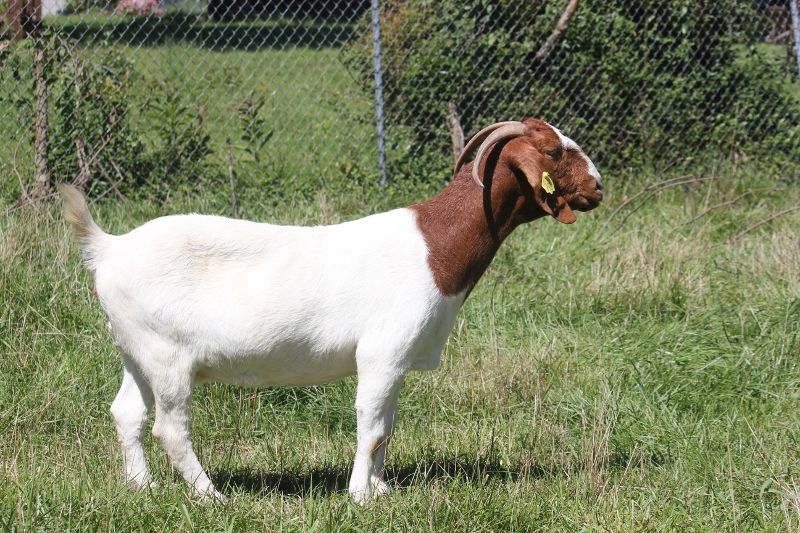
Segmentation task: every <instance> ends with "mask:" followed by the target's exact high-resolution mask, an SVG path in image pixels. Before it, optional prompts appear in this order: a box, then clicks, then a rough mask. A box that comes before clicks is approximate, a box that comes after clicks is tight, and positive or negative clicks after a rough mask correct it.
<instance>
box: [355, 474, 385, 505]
mask: <svg viewBox="0 0 800 533" xmlns="http://www.w3.org/2000/svg"><path fill="white" fill-rule="evenodd" d="M349 492H350V498H351V499H352V500H353V502H354V503H356V504H358V505H369V504H371V503H373V502H374V501H375V499H376V498H377V497H378V496H383V495H385V494H389V485H387V484H386V482H385V481H383V480H380V479H377V480H372V481H371V482H370V486H368V487H364V488H363V489H361V488H358V489H350V491H349Z"/></svg>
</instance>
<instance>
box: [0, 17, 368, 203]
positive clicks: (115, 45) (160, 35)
mask: <svg viewBox="0 0 800 533" xmlns="http://www.w3.org/2000/svg"><path fill="white" fill-rule="evenodd" d="M46 23H47V25H49V26H50V27H52V28H53V29H54V30H57V31H59V32H60V34H61V35H67V36H69V39H70V42H71V43H72V45H74V46H76V49H77V50H79V57H81V59H82V60H83V61H85V62H87V63H90V64H91V63H93V62H94V63H95V64H99V63H102V62H101V61H100V60H99V59H98V58H102V57H105V56H108V55H109V54H120V55H122V56H123V57H124V58H125V59H126V60H128V61H129V62H130V66H129V67H130V68H129V69H128V70H129V71H130V72H131V73H132V74H131V75H130V82H129V84H130V87H129V88H128V90H127V94H126V103H127V113H128V114H129V118H130V121H131V125H132V129H133V131H134V132H135V134H136V137H137V139H139V140H141V141H143V142H144V144H145V147H146V148H153V147H154V145H156V144H158V143H159V142H162V143H163V142H165V139H159V138H158V133H157V131H158V129H159V128H160V127H163V126H164V123H165V122H166V121H167V120H168V118H165V116H164V115H165V113H163V111H158V110H156V109H154V108H153V103H154V100H157V99H158V98H159V96H161V98H163V95H164V94H166V93H169V94H177V95H179V96H180V98H181V103H182V104H184V105H185V106H186V107H187V108H188V113H189V114H191V116H195V115H198V114H199V115H200V116H202V117H203V125H204V127H205V129H206V131H207V133H208V135H209V148H210V151H211V155H210V156H209V157H208V161H207V163H208V164H209V166H210V167H213V169H215V170H212V171H209V172H208V174H213V173H214V172H216V171H219V172H222V173H224V174H225V175H224V182H225V183H227V179H228V178H227V168H228V164H229V158H228V146H227V139H228V138H230V139H231V141H232V160H233V164H234V167H235V169H236V172H237V174H238V175H239V176H240V179H241V180H242V181H243V182H244V183H248V184H249V183H251V182H253V181H254V180H253V179H252V178H253V176H252V174H254V173H256V174H260V175H264V174H267V173H268V174H270V175H274V176H275V177H274V179H275V180H277V181H280V183H282V184H286V186H287V187H288V188H292V187H294V188H295V189H299V188H300V186H299V185H297V182H300V183H303V184H308V183H309V182H310V183H312V184H313V186H314V187H324V186H325V181H324V179H323V177H325V178H327V179H328V180H330V179H331V178H335V177H338V176H340V175H341V176H344V177H345V179H349V178H352V176H353V175H354V174H356V175H358V177H363V176H362V175H364V174H366V173H370V179H372V180H373V182H376V181H377V177H374V179H373V177H372V174H376V172H377V171H374V170H373V169H374V167H375V160H376V151H377V148H376V145H375V140H374V125H373V122H372V117H373V115H374V111H373V108H372V107H371V105H372V104H371V101H372V100H371V95H370V94H369V93H368V92H365V91H363V90H362V88H361V87H360V85H359V83H358V82H357V81H356V80H354V79H353V77H352V73H350V72H348V70H347V69H346V67H345V65H344V63H343V60H342V51H341V49H340V45H341V43H342V42H344V41H346V40H347V39H348V38H350V37H351V36H352V35H353V32H354V31H355V30H354V24H353V23H348V24H345V23H337V22H327V21H324V20H316V21H315V20H307V21H304V20H292V19H280V18H277V19H264V20H251V21H241V22H233V23H230V22H226V23H216V22H210V21H200V20H198V19H197V17H196V16H194V15H186V14H181V13H172V14H169V15H168V16H165V17H163V18H158V19H154V18H141V17H140V18H131V17H122V16H114V17H108V16H99V15H98V16H83V15H81V16H67V17H52V18H49V19H47V21H46ZM29 44H30V43H23V44H10V45H9V50H14V51H15V52H14V54H18V56H19V62H20V65H21V71H20V73H19V77H17V76H16V75H11V74H10V71H11V67H10V66H6V65H5V64H4V63H3V68H7V69H8V70H9V74H7V75H5V76H4V75H2V73H0V137H2V138H4V139H6V140H5V142H0V202H3V201H13V199H15V198H16V197H18V196H19V193H20V183H26V182H27V181H26V179H27V174H28V173H29V172H30V170H29V169H32V168H33V166H34V148H33V137H34V135H33V126H32V124H33V123H34V121H33V119H32V116H33V111H32V110H33V109H34V97H33V87H34V81H33V77H32V72H31V69H30V68H29V65H30V64H32V57H31V50H30V48H31V47H30V46H28V45H29ZM8 53H9V54H10V55H14V54H12V53H11V52H8ZM15 57H16V56H15ZM0 59H2V57H0ZM12 64H13V62H11V61H10V60H9V63H8V65H12ZM55 100H56V99H55V98H51V99H50V102H49V105H50V108H51V112H52V111H53V109H54V108H58V105H59V104H58V102H57V101H55ZM259 100H260V101H261V102H262V103H263V107H262V108H261V110H260V113H259V117H260V118H261V119H263V121H264V127H265V129H266V130H272V131H273V132H274V133H275V134H274V135H273V136H272V137H271V138H270V140H269V141H268V142H267V143H266V145H265V146H264V147H263V150H261V152H262V153H261V158H262V159H263V164H261V165H256V166H253V165H252V156H251V155H249V154H248V153H247V149H248V148H251V149H252V148H253V146H252V144H253V143H249V142H247V141H246V140H244V139H243V127H244V124H245V122H246V119H243V118H241V116H240V115H239V113H238V111H237V110H238V109H241V108H242V106H243V105H246V104H247V103H248V102H251V103H252V102H258V101H259ZM84 105H85V104H84ZM51 122H52V121H51ZM26 124H27V125H28V126H25V125H26ZM51 128H52V124H51ZM220 169H221V170H220ZM95 172H97V170H95ZM128 178H129V179H130V176H129V177H128ZM306 188H308V187H306Z"/></svg>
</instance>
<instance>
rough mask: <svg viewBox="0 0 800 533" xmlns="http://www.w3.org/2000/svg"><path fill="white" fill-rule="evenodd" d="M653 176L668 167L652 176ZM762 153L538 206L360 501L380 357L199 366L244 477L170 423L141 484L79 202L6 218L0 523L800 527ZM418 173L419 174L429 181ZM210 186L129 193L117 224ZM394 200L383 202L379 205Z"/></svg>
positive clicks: (786, 222)
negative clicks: (205, 484) (537, 216)
mask: <svg viewBox="0 0 800 533" xmlns="http://www.w3.org/2000/svg"><path fill="white" fill-rule="evenodd" d="M640 178H641V179H643V180H645V181H653V180H655V179H657V178H656V177H655V176H641V177H640ZM751 178H752V171H751V170H750V169H741V170H735V169H732V170H730V171H726V172H725V173H724V174H723V175H722V176H720V178H719V179H717V180H711V181H709V182H706V183H703V184H698V185H694V186H691V187H687V188H684V189H677V188H675V189H672V190H669V191H665V192H663V193H661V194H660V195H659V196H657V197H656V198H655V199H653V200H651V201H649V202H647V203H646V205H644V206H643V207H642V208H641V209H640V210H639V211H637V212H636V213H635V214H633V215H632V216H631V217H630V218H629V219H628V220H627V221H626V223H625V225H623V226H622V227H621V228H619V229H615V227H616V222H617V221H619V220H621V218H622V217H621V216H618V217H617V218H615V219H614V221H612V224H610V225H609V228H610V229H609V230H607V231H605V232H600V228H601V226H602V225H603V224H604V223H605V222H606V220H607V219H608V217H609V215H610V214H611V213H612V211H613V210H614V208H615V207H616V206H617V205H619V204H620V203H621V202H622V200H623V199H624V198H625V197H626V196H627V197H630V196H631V195H632V193H634V192H636V191H635V190H634V189H633V188H629V187H624V186H622V183H624V180H623V179H622V178H618V179H617V180H615V179H613V178H612V177H608V178H607V180H606V181H607V182H608V187H609V195H608V200H607V202H606V203H605V204H604V205H603V206H602V207H601V208H600V209H598V210H597V211H596V212H594V213H590V214H587V215H584V216H581V217H580V218H579V220H578V223H577V224H575V225H573V226H562V225H559V224H557V223H555V222H554V221H551V220H541V221H538V222H535V223H534V224H532V225H531V226H529V227H523V228H520V229H518V230H517V231H516V232H515V233H514V234H513V235H512V236H511V238H510V239H509V241H508V242H507V243H505V244H504V246H503V248H501V251H500V253H499V256H498V257H497V258H496V259H495V261H494V263H493V265H492V266H491V268H490V269H489V272H488V273H487V275H486V276H485V277H484V279H483V280H482V281H481V283H480V284H479V286H478V287H477V289H476V290H475V292H474V293H473V295H472V296H471V297H470V299H469V300H468V302H467V303H466V305H465V307H464V309H463V310H462V311H461V313H460V316H459V319H458V320H457V323H456V326H455V328H454V331H453V334H452V335H451V338H450V340H449V343H448V346H447V348H446V352H445V354H444V356H443V360H442V366H441V368H440V369H438V370H436V371H434V372H429V373H415V374H411V375H410V376H409V377H408V379H407V381H406V385H405V387H404V389H403V393H402V395H401V400H400V408H399V416H398V420H399V421H398V424H397V428H396V432H395V435H394V438H393V441H392V443H391V446H390V449H389V457H388V476H389V480H390V484H391V486H392V487H393V489H394V491H393V492H392V494H390V495H389V496H388V497H386V498H383V499H381V500H379V501H378V502H376V503H375V504H374V505H372V506H370V507H366V508H360V507H358V506H355V505H353V504H352V503H350V501H349V499H348V496H347V494H346V483H347V477H348V475H349V469H350V464H351V461H352V455H353V452H354V445H355V441H354V428H355V417H354V413H353V409H352V402H353V393H354V383H355V382H354V380H352V379H348V380H345V381H342V382H337V383H333V384H329V385H326V386H321V387H312V388H299V389H279V388H276V389H262V390H247V389H241V388H235V387H228V386H207V387H202V388H199V389H197V390H196V391H195V397H194V403H193V408H194V410H193V420H192V432H193V436H194V443H195V447H196V450H197V452H198V455H199V457H200V460H201V462H202V463H203V464H204V465H205V466H206V467H207V468H208V469H209V471H210V472H211V474H212V477H213V478H214V479H215V480H216V482H217V484H218V485H219V486H220V487H221V488H222V490H223V492H225V493H227V494H228V495H229V496H230V498H229V501H228V503H226V504H217V505H212V504H207V503H201V502H198V501H196V500H195V499H193V498H192V497H191V496H190V495H189V494H187V487H186V485H185V484H184V483H183V482H182V481H181V480H180V479H179V476H177V474H176V473H175V472H174V471H173V469H172V468H171V467H170V466H169V465H168V464H167V461H166V459H165V456H164V454H163V452H162V450H161V448H160V447H159V446H158V445H157V443H155V442H154V439H153V438H152V437H151V436H149V435H148V436H147V437H146V444H147V449H148V458H149V460H150V461H151V465H152V466H153V470H154V475H155V477H156V478H157V479H158V481H159V483H160V485H159V486H158V487H157V488H155V489H153V490H152V491H150V492H146V493H141V494H132V493H130V492H129V491H128V490H127V489H126V487H124V486H123V484H122V482H121V468H120V466H121V458H120V452H119V449H118V446H117V443H116V440H115V432H114V427H113V421H112V419H111V416H110V414H109V412H108V407H109V405H110V402H111V400H112V399H113V397H114V394H115V392H116V388H117V387H118V384H119V381H120V362H119V358H118V356H117V355H116V352H115V348H114V346H113V345H112V343H111V342H110V340H109V338H108V335H107V333H106V331H105V329H104V326H103V319H102V316H101V312H100V311H99V308H98V305H97V303H96V301H95V300H94V299H93V298H92V296H91V294H90V287H91V280H90V279H89V276H88V275H87V273H86V272H85V270H84V269H83V268H82V267H81V265H80V264H79V261H78V257H77V253H76V250H75V246H74V243H73V241H72V239H71V237H70V236H68V234H67V229H66V227H65V225H64V223H63V221H62V220H61V217H60V214H59V211H58V207H57V206H56V205H47V206H44V207H43V208H42V209H41V210H40V211H34V210H23V211H20V212H17V213H16V214H15V215H13V216H11V217H8V218H7V219H5V220H2V221H0V256H1V257H0V301H2V302H3V304H4V305H3V306H2V307H0V346H1V347H2V348H0V350H2V357H0V383H2V384H3V385H2V387H0V434H2V435H3V438H2V439H0V529H11V530H13V529H20V530H48V531H55V530H88V529H92V530H96V529H100V530H121V531H130V530H143V531H144V530H147V531H151V530H170V531H173V530H176V531H177V530H185V531H192V530H225V531H239V530H254V529H266V530H290V531H293V530H315V531H316V530H345V531H348V530H352V531H379V530H415V531H416V530H422V529H427V530H435V531H441V530H447V531H506V530H518V531H519V530H558V531H578V530H586V531H593V530H612V531H632V530H679V529H689V530H703V531H748V530H768V531H798V530H800V499H799V498H798V484H800V467H799V463H798V457H799V456H800V454H799V452H800V416H798V412H800V411H799V408H800V394H798V391H799V390H800V359H798V356H800V275H798V272H800V241H798V237H797V235H798V234H797V229H796V228H797V224H798V222H800V220H798V216H800V213H798V212H795V213H792V214H789V215H786V216H785V217H782V218H780V219H778V220H776V221H775V222H773V223H771V224H769V225H765V226H762V227H760V228H758V229H757V230H755V231H753V232H752V233H749V234H747V235H745V236H743V237H742V238H740V239H739V240H737V241H736V242H734V243H733V244H730V245H728V244H725V240H726V239H728V238H729V237H730V236H731V235H733V234H735V233H736V232H737V231H738V230H741V229H742V228H744V227H746V226H747V225H749V224H751V223H753V222H756V221H758V220H762V219H764V218H766V217H768V216H769V215H771V214H772V213H775V212H777V211H778V210H780V209H782V208H785V207H789V206H791V205H796V204H797V203H798V202H800V193H798V191H797V188H796V187H791V186H787V185H783V186H782V185H777V184H776V185H774V187H771V188H769V189H768V190H762V191H760V192H756V193H754V194H751V195H749V196H745V197H743V198H742V199H741V200H739V201H738V202H737V203H736V204H734V205H731V206H727V207H724V208H720V209H716V210H713V211H711V212H709V213H708V214H707V215H705V216H703V217H701V218H699V219H697V220H696V221H695V222H693V223H692V224H689V225H686V224H685V222H686V221H687V220H689V219H691V218H692V217H694V216H695V215H697V214H699V213H701V212H702V211H703V210H704V209H706V208H707V207H709V206H712V205H714V204H716V203H719V202H721V201H723V200H725V199H728V198H733V197H735V196H737V195H739V194H741V193H742V192H744V191H745V190H747V189H748V188H749V187H750V183H751ZM406 194H407V195H408V196H411V197H413V196H414V195H415V193H414V192H407V193H406ZM396 202H397V200H386V199H377V200H376V199H374V198H367V199H359V198H352V197H348V198H345V197H327V196H325V195H323V194H321V195H320V196H319V197H318V198H317V199H316V200H315V201H313V202H301V203H296V204H294V205H291V206H288V207H287V208H286V209H285V210H283V211H282V212H281V213H274V212H271V209H269V208H268V207H265V206H260V205H253V206H247V207H248V210H249V212H252V213H253V218H256V219H262V220H272V221H276V220H277V221H281V222H296V223H304V224H309V223H331V222H336V221H339V220H344V219H349V218H353V217H356V216H359V215H361V214H365V213H367V212H371V211H374V210H377V209H380V208H385V207H389V204H392V203H395V204H396ZM223 206H224V201H222V200H220V201H219V202H217V201H216V200H214V199H213V198H210V197H202V198H201V197H197V196H194V197H184V198H175V199H173V201H172V203H171V204H169V205H155V204H150V203H146V202H128V203H127V204H119V203H113V202H105V203H102V204H100V205H96V206H94V207H93V209H94V211H95V212H96V218H97V219H98V220H99V221H100V223H101V225H102V226H103V227H104V228H106V229H108V230H110V231H114V232H121V231H125V230H127V229H130V228H132V227H134V226H136V225H138V224H140V223H141V222H143V221H145V220H147V219H148V218H150V217H152V216H155V215H157V214H161V213H163V212H169V211H189V210H200V211H206V212H224V207H223ZM376 206H378V207H376Z"/></svg>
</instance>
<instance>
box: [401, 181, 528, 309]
mask: <svg viewBox="0 0 800 533" xmlns="http://www.w3.org/2000/svg"><path fill="white" fill-rule="evenodd" d="M496 176H497V175H496ZM502 178H503V179H495V183H494V184H492V183H491V181H487V182H486V187H485V188H483V189H481V188H480V187H478V186H477V185H476V184H475V183H474V182H473V181H472V178H471V177H470V176H469V172H468V171H467V169H465V170H464V171H462V172H461V173H460V174H459V176H457V177H456V178H455V179H454V180H453V181H452V182H451V183H450V185H448V186H447V187H446V188H445V189H444V190H443V191H442V192H441V193H439V194H438V195H437V196H435V197H433V198H431V199H429V200H426V201H424V202H422V203H419V204H415V205H413V206H411V209H413V210H414V211H416V213H417V224H418V226H419V228H420V231H421V232H422V234H423V236H424V237H425V242H426V244H427V245H428V266H429V267H430V269H431V272H432V273H433V277H434V279H435V281H436V285H437V286H438V287H439V290H440V291H441V292H442V293H443V294H445V295H448V296H451V295H455V294H459V293H463V292H464V291H466V294H469V292H470V291H471V290H472V288H473V287H474V286H475V284H476V283H477V282H478V280H479V279H480V277H481V276H482V275H483V273H484V272H485V271H486V268H487V267H488V266H489V263H491V261H492V259H493V258H494V256H495V254H496V253H497V249H498V248H499V247H500V244H501V243H502V242H503V240H504V239H505V238H506V237H508V235H509V234H510V233H511V232H512V231H513V230H514V228H516V227H517V226H518V225H520V224H521V223H523V222H528V221H530V220H533V219H534V218H537V215H536V214H534V213H531V212H529V211H528V210H526V209H525V205H526V202H525V199H524V197H523V196H522V194H521V193H520V192H519V188H518V184H517V183H516V179H514V178H513V177H511V176H503V177H502Z"/></svg>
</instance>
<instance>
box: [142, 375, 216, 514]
mask: <svg viewBox="0 0 800 533" xmlns="http://www.w3.org/2000/svg"><path fill="white" fill-rule="evenodd" d="M163 381H164V382H165V383H168V384H169V387H165V390H164V391H159V390H156V391H155V393H156V419H155V422H154V423H153V435H155V437H156V438H157V439H158V440H159V441H161V445H162V446H163V447H164V450H165V451H166V452H167V456H168V457H169V459H170V462H171V463H172V465H173V466H174V467H175V468H176V469H177V470H178V471H179V472H180V473H181V475H182V476H183V479H185V480H186V482H187V483H189V485H191V487H192V488H193V489H194V492H195V493H196V494H197V495H199V496H201V497H203V498H214V499H217V500H224V499H225V498H224V496H222V494H220V493H219V492H217V491H216V489H215V488H214V485H213V484H212V483H211V480H210V479H209V477H208V475H207V474H206V472H205V470H203V467H202V466H200V461H198V459H197V455H195V453H194V449H193V448H192V440H191V437H190V435H189V412H190V404H191V397H192V386H191V382H190V381H189V379H188V376H187V375H186V374H177V373H176V374H175V375H172V376H169V377H167V378H165V379H164V380H163Z"/></svg>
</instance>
